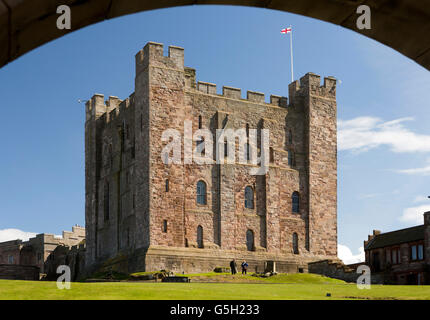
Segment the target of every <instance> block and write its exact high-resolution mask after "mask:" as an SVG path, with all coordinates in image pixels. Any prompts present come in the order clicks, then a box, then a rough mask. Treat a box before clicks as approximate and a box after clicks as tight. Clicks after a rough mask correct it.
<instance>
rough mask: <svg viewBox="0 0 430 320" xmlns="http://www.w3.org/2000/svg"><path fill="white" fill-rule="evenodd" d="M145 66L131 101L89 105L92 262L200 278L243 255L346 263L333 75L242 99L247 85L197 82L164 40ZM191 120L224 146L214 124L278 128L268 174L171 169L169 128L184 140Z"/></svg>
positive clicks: (211, 167)
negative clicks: (200, 189) (249, 198)
mask: <svg viewBox="0 0 430 320" xmlns="http://www.w3.org/2000/svg"><path fill="white" fill-rule="evenodd" d="M135 63H136V78H135V91H134V93H132V94H131V95H130V97H129V98H127V99H125V100H120V99H119V98H117V97H113V96H110V97H109V98H108V99H107V101H104V100H105V99H104V96H103V95H100V94H95V95H94V96H93V97H92V98H91V99H90V100H89V101H88V102H87V104H86V123H85V168H86V174H85V176H86V266H87V267H89V268H91V267H95V266H97V265H100V264H102V263H104V264H105V265H106V264H109V263H110V262H109V261H111V264H112V266H114V265H115V266H116V268H118V269H119V270H122V271H127V272H131V271H153V270H159V269H170V270H172V271H177V272H178V271H186V272H194V271H209V270H212V269H213V268H214V267H216V266H228V262H229V261H230V259H232V258H236V259H247V260H248V261H249V263H250V268H251V269H253V268H254V267H255V268H260V269H262V268H264V263H265V262H266V261H276V262H277V269H278V271H281V272H282V271H283V270H288V271H298V269H299V268H302V267H304V268H307V267H306V266H307V263H308V262H311V261H317V260H322V259H332V258H336V256H337V142H336V141H337V137H336V108H337V107H336V80H335V79H334V78H332V77H327V78H325V79H324V83H323V85H321V83H320V77H319V76H318V75H316V74H313V73H307V74H306V75H305V76H303V77H302V78H301V79H300V81H295V82H293V83H291V84H290V85H289V101H288V100H287V98H286V97H280V96H274V95H271V96H270V102H269V103H267V102H265V97H264V94H262V93H259V92H251V91H248V92H247V94H246V99H243V98H242V93H241V90H240V89H236V88H231V87H223V88H222V94H218V93H217V90H216V86H215V85H214V84H211V83H206V82H197V83H196V71H195V70H194V69H192V68H188V67H184V49H182V48H179V47H174V46H170V47H169V49H168V56H164V55H163V45H162V44H158V43H153V42H150V43H147V45H146V46H145V47H144V49H142V50H141V51H139V52H138V53H137V54H136V59H135ZM185 121H191V122H192V130H193V132H194V131H196V130H197V129H199V128H203V129H210V130H211V132H212V133H213V138H214V139H213V140H214V141H215V131H216V129H228V128H231V129H234V130H237V129H241V128H243V129H245V128H250V129H269V130H270V163H269V170H268V172H267V173H266V174H265V175H255V176H253V175H250V173H249V169H250V167H252V166H253V165H252V164H250V163H241V164H239V163H235V164H204V165H198V164H196V163H191V164H187V163H185V162H186V161H184V155H183V154H182V163H181V164H168V165H167V164H164V163H163V161H162V157H161V154H162V150H163V148H164V147H165V146H166V144H167V142H163V141H162V134H163V131H165V130H166V129H175V130H177V131H178V132H180V133H181V134H182V137H184V122H185ZM182 142H183V141H182ZM192 143H193V146H195V143H196V141H193V142H192ZM259 143H261V139H259ZM259 148H260V147H259ZM183 149H184V147H182V150H183ZM238 152H239V144H238V142H237V141H236V153H238ZM214 154H215V153H214ZM236 159H237V156H236ZM198 181H203V182H204V184H205V186H206V193H205V197H206V202H205V204H200V203H198V202H197V201H196V197H197V187H196V186H197V183H198ZM246 187H251V190H252V193H253V201H254V203H253V205H252V207H251V208H247V207H246V206H245V192H244V190H245V188H246ZM293 193H295V194H296V195H298V212H293V211H296V210H293V203H292V202H293ZM198 230H199V231H198ZM199 232H200V233H199ZM247 234H248V239H247ZM199 237H200V238H199ZM112 261H113V262H112Z"/></svg>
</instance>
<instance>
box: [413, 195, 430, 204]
mask: <svg viewBox="0 0 430 320" xmlns="http://www.w3.org/2000/svg"><path fill="white" fill-rule="evenodd" d="M429 201H430V200H429V198H428V197H427V196H423V195H420V196H416V197H415V199H414V203H419V202H429ZM429 203H430V202H429Z"/></svg>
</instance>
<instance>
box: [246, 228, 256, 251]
mask: <svg viewBox="0 0 430 320" xmlns="http://www.w3.org/2000/svg"><path fill="white" fill-rule="evenodd" d="M246 249H247V250H248V251H254V231H252V230H248V231H246Z"/></svg>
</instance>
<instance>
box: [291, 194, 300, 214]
mask: <svg viewBox="0 0 430 320" xmlns="http://www.w3.org/2000/svg"><path fill="white" fill-rule="evenodd" d="M291 202H292V211H293V212H294V213H299V211H300V195H299V193H298V192H297V191H294V192H293V195H292V196H291Z"/></svg>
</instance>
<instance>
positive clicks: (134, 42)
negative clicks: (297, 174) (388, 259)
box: [0, 6, 430, 261]
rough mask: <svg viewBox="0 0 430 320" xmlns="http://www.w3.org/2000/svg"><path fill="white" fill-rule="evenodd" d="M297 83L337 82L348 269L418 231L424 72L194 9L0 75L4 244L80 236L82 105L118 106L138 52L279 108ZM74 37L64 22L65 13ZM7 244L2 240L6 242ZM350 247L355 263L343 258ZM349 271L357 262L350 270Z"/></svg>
mask: <svg viewBox="0 0 430 320" xmlns="http://www.w3.org/2000/svg"><path fill="white" fill-rule="evenodd" d="M290 24H291V25H292V26H293V30H294V31H293V32H294V38H293V39H294V58H295V61H294V71H295V78H296V79H298V78H300V77H301V76H302V75H304V74H305V73H306V72H314V73H317V74H320V75H321V76H322V77H324V76H335V77H336V78H338V79H340V81H341V83H340V84H339V85H338V90H337V98H338V120H339V152H338V168H339V169H338V177H339V181H338V230H339V244H341V245H342V247H340V251H342V254H343V256H345V257H349V258H350V260H351V259H353V258H354V256H353V255H358V253H359V247H360V246H362V244H363V240H364V239H365V238H367V235H368V234H369V233H370V232H371V231H372V229H380V230H382V231H390V230H394V229H398V228H405V227H408V226H412V225H416V224H420V223H422V218H421V217H420V215H421V213H422V212H423V211H425V210H430V199H426V196H427V195H428V194H430V190H429V188H428V185H426V182H427V181H428V178H429V177H428V175H430V128H429V126H428V125H427V124H428V122H429V116H428V112H427V110H428V107H429V98H428V89H429V88H430V73H429V72H428V71H427V70H425V69H424V68H422V67H421V66H419V65H417V64H416V63H415V62H413V61H411V60H410V59H408V58H406V57H404V56H402V55H401V54H399V53H397V52H396V51H394V50H392V49H390V48H388V47H385V46H384V45H381V44H379V43H377V42H375V41H373V40H371V39H368V38H365V37H363V36H361V35H359V34H357V33H355V32H352V31H350V30H346V29H343V28H341V27H338V26H335V25H332V24H329V23H326V22H322V21H318V20H314V19H310V18H306V17H302V16H298V15H293V14H288V13H284V12H277V11H272V10H266V9H257V8H246V7H232V6H192V7H179V8H172V9H163V10H156V11H149V12H143V13H138V14H134V15H130V16H126V17H121V18H117V19H114V20H110V21H107V22H103V23H99V24H96V25H93V26H90V27H87V28H85V29H82V30H79V31H76V32H74V33H71V34H68V35H67V36H65V37H62V38H61V39H58V40H55V41H53V42H50V43H48V44H46V45H44V46H42V47H40V48H38V49H36V50H33V51H32V52H30V53H28V54H26V55H24V56H23V57H21V58H19V59H18V60H16V61H14V62H13V63H11V64H9V65H7V66H5V67H3V68H2V69H0V93H1V100H0V101H1V102H0V106H1V111H2V118H3V123H2V126H0V136H1V137H2V140H1V145H2V150H3V152H2V157H0V166H1V168H2V171H1V179H0V200H1V201H0V240H1V239H5V238H7V237H11V236H13V235H14V234H15V233H13V232H12V231H11V230H6V229H18V230H21V231H24V232H35V233H39V232H46V233H54V234H60V233H61V231H62V230H69V229H70V228H71V226H72V225H74V224H80V225H84V223H85V217H84V195H85V190H84V121H85V118H84V116H85V114H84V106H83V105H82V104H79V103H78V99H88V98H90V97H91V96H92V95H93V94H94V93H103V94H105V96H109V95H115V96H118V97H120V98H126V97H128V96H129V95H130V93H132V92H133V90H134V55H135V53H136V52H137V51H138V50H139V49H141V48H142V47H143V46H144V45H145V43H146V42H148V41H155V42H161V43H164V45H165V48H166V49H167V46H169V45H176V46H181V47H184V48H185V64H186V65H187V66H190V67H193V68H196V69H197V79H198V80H201V81H208V82H213V83H216V84H217V86H218V91H219V92H220V89H221V87H222V86H223V85H226V86H233V87H238V88H242V95H243V96H244V95H245V94H246V90H252V91H260V92H264V93H265V94H266V98H268V97H269V96H270V94H277V95H287V88H288V83H289V82H290V60H289V38H288V36H285V35H281V34H280V30H281V29H282V28H284V27H286V26H289V25H290ZM72 27H73V12H72ZM2 232H3V233H2ZM348 248H349V249H350V250H351V252H350V251H348ZM351 261H352V260H351Z"/></svg>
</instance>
